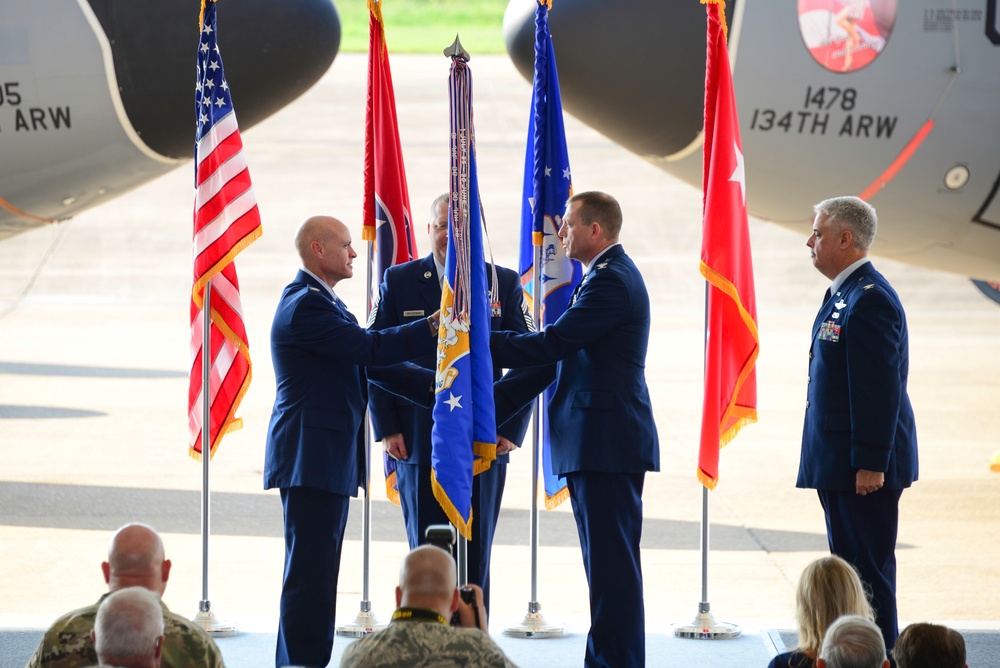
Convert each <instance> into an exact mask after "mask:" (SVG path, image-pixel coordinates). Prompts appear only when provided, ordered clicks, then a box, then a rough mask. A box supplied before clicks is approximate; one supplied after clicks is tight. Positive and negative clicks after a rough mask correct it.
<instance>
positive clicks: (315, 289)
mask: <svg viewBox="0 0 1000 668" xmlns="http://www.w3.org/2000/svg"><path fill="white" fill-rule="evenodd" d="M309 289H310V290H312V291H313V292H319V288H314V287H313V286H311V285H310V286H309Z"/></svg>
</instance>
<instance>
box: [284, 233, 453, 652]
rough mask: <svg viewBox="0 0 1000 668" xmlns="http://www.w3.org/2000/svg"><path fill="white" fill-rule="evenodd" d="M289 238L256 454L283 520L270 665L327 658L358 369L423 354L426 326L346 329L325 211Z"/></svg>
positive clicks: (354, 439)
mask: <svg viewBox="0 0 1000 668" xmlns="http://www.w3.org/2000/svg"><path fill="white" fill-rule="evenodd" d="M295 245H296V248H297V249H298V252H299V256H300V257H301V258H302V269H301V270H300V271H299V272H298V275H297V276H296V277H295V280H294V281H292V282H291V283H290V284H289V285H288V287H286V288H285V290H284V292H283V293H282V295H281V299H280V301H279V302H278V308H277V311H276V312H275V314H274V322H273V324H272V326H271V359H272V361H273V364H274V375H275V381H276V382H277V391H276V396H275V400H274V408H273V410H272V412H271V420H270V424H269V425H268V430H267V444H266V449H265V454H264V488H265V489H272V488H277V489H279V490H280V492H281V504H282V508H283V511H284V523H285V528H284V532H285V572H284V578H283V580H282V588H281V603H280V612H279V619H278V641H277V649H276V656H275V664H276V666H278V667H280V666H289V665H296V666H325V665H327V663H329V661H330V654H331V651H332V649H333V636H334V613H335V612H336V604H337V577H338V574H339V570H340V554H341V548H342V547H343V539H344V527H345V526H346V523H347V510H348V500H349V499H350V497H352V496H357V493H358V488H359V487H361V486H363V485H364V479H365V470H364V466H365V464H364V462H365V447H366V446H367V444H366V443H365V439H364V435H365V433H364V417H365V406H366V404H367V400H368V374H367V373H366V366H373V365H395V364H397V363H399V362H402V361H405V360H410V359H414V358H416V357H422V356H425V355H431V354H433V352H434V349H435V347H436V344H437V327H438V322H437V320H436V318H437V313H436V312H435V313H431V314H429V315H428V317H427V319H424V318H420V319H419V320H417V321H416V322H412V323H410V324H408V325H405V326H402V327H397V328H393V329H387V330H385V331H381V332H369V331H366V330H365V329H364V328H362V327H359V326H358V322H357V320H356V319H355V317H354V316H353V315H352V314H351V313H350V312H349V311H348V310H347V307H346V306H345V305H344V303H343V302H342V301H341V300H340V298H338V297H337V295H336V293H335V292H334V286H336V285H337V284H338V283H339V282H340V281H341V280H344V279H348V278H351V276H353V275H354V269H353V261H354V258H355V257H357V253H355V252H354V249H353V248H352V246H351V234H350V232H349V231H348V229H347V226H346V225H344V224H343V223H342V222H340V221H339V220H337V219H336V218H331V217H329V216H314V217H312V218H309V219H308V220H306V221H305V222H304V223H303V224H302V226H301V227H300V228H299V231H298V234H297V235H296V238H295ZM382 371H383V372H384V373H383V375H382V376H381V378H382V379H383V381H384V382H385V383H387V386H388V387H392V388H393V391H400V392H403V393H405V394H407V395H408V396H412V397H414V398H415V399H416V400H426V397H427V396H429V394H430V384H429V383H428V382H427V379H426V378H424V379H421V378H417V377H416V376H412V375H410V374H409V373H408V370H407V369H405V368H403V367H401V366H400V367H389V368H387V369H384V370H382ZM411 381H412V383H411Z"/></svg>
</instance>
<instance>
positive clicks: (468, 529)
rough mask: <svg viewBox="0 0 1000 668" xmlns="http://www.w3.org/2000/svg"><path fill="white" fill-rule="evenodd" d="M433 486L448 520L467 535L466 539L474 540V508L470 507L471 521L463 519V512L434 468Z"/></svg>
mask: <svg viewBox="0 0 1000 668" xmlns="http://www.w3.org/2000/svg"><path fill="white" fill-rule="evenodd" d="M431 487H432V488H433V490H434V498H435V499H437V502H438V503H440V504H441V510H443V511H444V514H445V515H446V516H447V517H448V520H449V521H450V522H451V523H452V524H454V525H455V528H456V529H458V532H459V533H460V534H462V535H463V536H465V540H472V509H471V508H470V509H469V521H468V522H466V521H465V520H463V519H462V513H460V512H459V511H458V509H457V508H455V506H454V504H452V502H451V499H449V498H448V493H447V492H446V491H444V487H442V486H441V483H439V482H438V479H437V474H436V473H435V471H434V469H431Z"/></svg>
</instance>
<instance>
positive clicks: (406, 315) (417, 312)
mask: <svg viewBox="0 0 1000 668" xmlns="http://www.w3.org/2000/svg"><path fill="white" fill-rule="evenodd" d="M423 314H424V310H423V309H422V308H421V309H413V310H412V311H403V317H404V318H416V317H418V316H422V315H423Z"/></svg>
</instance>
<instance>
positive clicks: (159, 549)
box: [101, 524, 170, 596]
mask: <svg viewBox="0 0 1000 668" xmlns="http://www.w3.org/2000/svg"><path fill="white" fill-rule="evenodd" d="M101 569H102V570H103V571H104V581H105V582H107V583H108V589H109V590H111V591H118V590H119V589H124V588H126V587H145V588H146V589H148V590H150V591H151V592H154V593H155V594H157V595H158V596H163V590H164V589H166V588H167V579H168V578H169V577H170V560H169V559H165V558H164V553H163V541H161V540H160V536H159V535H158V534H157V533H156V531H155V530H153V528H152V527H150V526H147V525H145V524H126V525H125V526H123V527H122V528H121V529H119V530H118V531H117V532H115V535H114V536H113V537H112V538H111V545H110V546H109V547H108V560H107V561H105V562H104V563H102V564H101Z"/></svg>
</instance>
